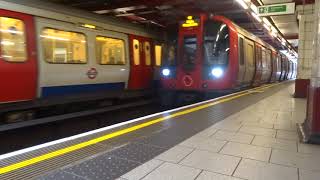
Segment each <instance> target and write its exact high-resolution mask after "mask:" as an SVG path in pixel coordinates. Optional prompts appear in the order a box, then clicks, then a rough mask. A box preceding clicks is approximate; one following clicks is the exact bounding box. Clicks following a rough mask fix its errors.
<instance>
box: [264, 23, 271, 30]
mask: <svg viewBox="0 0 320 180" xmlns="http://www.w3.org/2000/svg"><path fill="white" fill-rule="evenodd" d="M263 27H264V28H266V29H267V30H268V31H270V30H271V29H270V26H268V25H267V24H265V23H263Z"/></svg>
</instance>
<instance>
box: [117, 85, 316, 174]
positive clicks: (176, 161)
mask: <svg viewBox="0 0 320 180" xmlns="http://www.w3.org/2000/svg"><path fill="white" fill-rule="evenodd" d="M293 88H294V86H293V85H291V86H289V87H288V88H285V89H283V90H281V91H279V92H277V93H275V94H274V95H272V96H269V97H267V98H265V99H263V100H261V101H259V102H258V103H256V104H254V105H251V106H249V107H247V108H246V109H244V110H242V111H240V112H238V113H236V114H233V115H232V116H229V117H227V118H226V119H224V120H223V121H221V122H218V123H216V124H214V125H212V126H211V127H208V128H207V129H206V130H204V131H202V132H200V133H198V134H196V135H194V136H193V137H190V138H188V139H187V140H185V141H183V142H182V143H180V144H179V145H177V146H174V147H173V148H171V149H169V150H168V151H166V152H164V153H162V154H160V155H159V156H157V157H155V159H153V160H151V161H149V162H147V163H145V164H143V165H141V166H139V167H137V168H135V169H133V170H131V171H130V172H129V173H127V174H125V175H123V176H122V177H121V178H123V179H125V180H135V179H142V180H146V179H152V180H169V179H170V180H171V179H172V180H174V179H183V180H187V179H197V180H241V179H248V180H319V179H320V166H319V165H320V163H319V162H320V146H317V145H308V144H301V143H300V142H299V141H298V135H297V131H296V123H301V122H303V120H302V119H303V118H304V115H305V105H306V101H305V100H303V99H293V98H292V97H291V94H292V93H293Z"/></svg>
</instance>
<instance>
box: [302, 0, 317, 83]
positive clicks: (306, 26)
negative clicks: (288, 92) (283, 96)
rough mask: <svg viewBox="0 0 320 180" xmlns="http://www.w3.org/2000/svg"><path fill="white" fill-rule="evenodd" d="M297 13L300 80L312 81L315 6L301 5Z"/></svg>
mask: <svg viewBox="0 0 320 180" xmlns="http://www.w3.org/2000/svg"><path fill="white" fill-rule="evenodd" d="M317 1H319V0H317ZM297 11H298V14H299V52H298V54H299V60H298V79H310V78H311V69H312V60H313V43H314V35H315V27H314V24H315V5H314V4H308V5H300V6H298V7H297Z"/></svg>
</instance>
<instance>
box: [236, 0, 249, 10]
mask: <svg viewBox="0 0 320 180" xmlns="http://www.w3.org/2000/svg"><path fill="white" fill-rule="evenodd" d="M236 1H237V2H238V3H239V4H240V5H241V6H242V7H243V9H248V8H249V7H248V5H247V3H246V2H244V1H243V0H236Z"/></svg>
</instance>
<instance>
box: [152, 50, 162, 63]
mask: <svg viewBox="0 0 320 180" xmlns="http://www.w3.org/2000/svg"><path fill="white" fill-rule="evenodd" d="M154 55H155V58H156V59H155V60H156V63H155V64H156V66H161V59H162V46H161V45H155V46H154Z"/></svg>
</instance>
